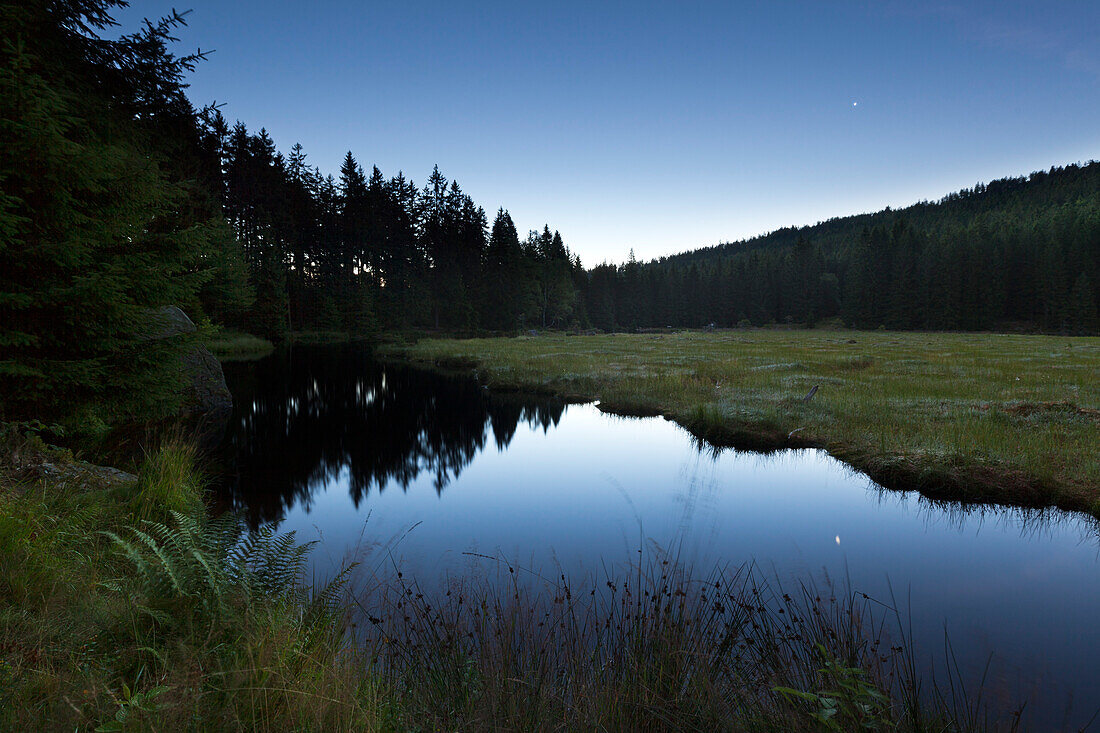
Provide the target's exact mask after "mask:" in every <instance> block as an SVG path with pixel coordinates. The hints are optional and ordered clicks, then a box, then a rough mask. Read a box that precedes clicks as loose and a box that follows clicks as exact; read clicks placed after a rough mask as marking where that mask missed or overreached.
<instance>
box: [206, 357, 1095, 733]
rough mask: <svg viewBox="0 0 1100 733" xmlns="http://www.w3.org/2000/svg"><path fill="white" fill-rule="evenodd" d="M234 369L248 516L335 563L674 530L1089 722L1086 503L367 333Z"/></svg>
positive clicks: (424, 558)
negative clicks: (377, 353)
mask: <svg viewBox="0 0 1100 733" xmlns="http://www.w3.org/2000/svg"><path fill="white" fill-rule="evenodd" d="M226 372H227V378H228V380H229V383H230V389H231V390H232V391H233V396H234V399H235V402H236V413H235V415H234V418H233V422H232V423H231V425H230V429H229V435H228V437H227V446H226V457H227V462H228V465H230V466H232V472H231V476H230V478H229V480H228V481H227V484H226V487H225V491H226V494H227V496H226V498H227V500H228V501H229V502H231V503H232V504H233V505H234V506H236V507H237V508H238V509H239V510H241V511H242V512H243V513H244V514H245V516H247V517H248V518H249V520H250V521H251V522H252V523H253V524H256V525H258V524H261V523H269V522H276V523H278V524H279V526H280V529H281V530H284V531H285V530H296V531H297V532H298V537H299V539H301V540H311V539H319V540H320V543H319V544H318V546H317V548H316V550H315V551H314V556H313V562H314V571H315V574H316V576H317V577H318V578H322V579H323V578H324V577H325V576H328V575H331V574H332V573H333V572H334V570H335V569H336V568H338V567H339V566H340V565H341V564H342V563H343V562H345V561H346V560H347V559H348V558H356V559H362V558H364V557H366V558H369V561H370V562H378V561H379V560H380V559H381V561H384V562H386V563H387V564H389V563H392V564H394V565H396V566H398V567H400V568H401V569H402V570H403V571H404V572H406V573H408V574H410V575H412V576H415V577H416V578H417V579H418V581H419V583H420V585H421V587H422V588H427V589H429V590H430V589H432V588H433V587H439V585H438V584H440V583H442V581H443V580H444V578H445V577H446V576H447V575H452V576H453V575H458V574H462V573H469V572H476V566H477V565H478V564H479V563H481V564H484V563H485V562H487V561H486V560H483V559H480V558H478V557H476V555H472V554H470V553H476V554H480V555H490V556H494V557H504V558H507V560H508V561H509V562H511V563H515V564H517V565H521V566H523V567H525V568H528V569H532V570H536V571H541V572H544V573H547V574H549V575H550V576H551V577H556V574H557V573H558V572H560V571H563V572H565V573H566V574H567V575H569V576H570V577H571V578H575V579H580V578H582V577H586V576H587V577H594V576H595V575H597V574H599V573H600V572H601V569H602V568H604V567H606V566H608V565H614V564H619V563H624V562H628V561H630V560H631V559H632V558H636V557H637V551H638V548H639V547H640V546H641V545H642V543H643V542H645V543H647V544H648V543H657V544H658V545H659V546H662V547H676V548H678V550H677V552H678V555H679V557H680V559H681V560H683V561H686V562H689V563H693V564H694V565H695V566H696V567H702V568H709V567H712V566H713V564H714V563H722V564H730V565H739V564H741V563H743V562H746V561H749V560H755V561H756V562H757V563H758V564H759V565H760V566H761V567H762V568H764V569H765V570H766V571H767V572H768V573H773V574H776V575H778V576H779V578H780V579H783V580H793V581H797V580H806V579H813V580H814V581H816V582H818V583H819V584H821V583H826V582H828V580H827V579H832V580H833V581H835V582H837V584H838V585H840V586H843V585H844V583H846V582H850V583H851V586H852V588H853V589H855V590H857V591H861V592H866V593H868V594H870V595H871V596H873V597H875V598H881V599H883V600H886V601H889V599H890V597H891V591H890V589H891V588H892V589H893V595H894V597H895V598H896V599H897V601H898V602H899V603H900V604H901V606H902V607H903V611H904V613H905V614H906V615H909V614H910V613H911V617H912V625H913V632H914V636H915V638H916V641H917V644H918V648H920V649H921V650H922V651H923V652H926V653H929V654H939V655H940V657H941V659H942V657H943V649H944V630H945V628H946V630H947V632H948V634H949V637H950V642H951V645H952V647H953V649H954V653H955V656H956V658H957V661H958V663H959V666H960V668H961V670H962V672H963V675H964V677H968V678H970V679H975V680H976V678H978V677H980V675H981V673H982V670H983V668H984V667H985V665H986V663H987V661H989V662H990V668H989V675H988V678H987V682H986V686H987V688H988V691H987V695H990V694H991V695H993V696H994V698H999V697H1005V698H1007V699H1011V700H1015V701H1021V700H1024V699H1026V700H1028V715H1027V717H1026V718H1025V720H1029V721H1030V725H1031V726H1033V727H1034V729H1060V728H1062V726H1063V723H1064V722H1068V723H1069V724H1071V727H1069V728H1068V729H1071V730H1075V729H1077V728H1078V727H1080V726H1082V725H1084V723H1085V722H1087V720H1088V718H1089V717H1090V716H1091V715H1092V713H1093V712H1094V711H1095V710H1096V708H1097V706H1100V532H1098V528H1097V524H1096V522H1095V521H1094V520H1092V519H1090V518H1087V517H1083V516H1078V515H1070V514H1066V513H1063V512H1058V511H1050V512H1027V511H1021V510H1015V509H995V508H989V507H984V508H981V507H964V506H961V505H954V504H932V503H930V502H928V501H925V500H923V499H921V498H920V497H919V496H918V495H917V494H914V493H898V492H888V491H883V490H882V489H880V488H879V487H877V486H876V485H875V484H874V483H872V482H871V481H870V480H869V479H867V478H866V477H865V476H863V475H862V474H859V473H856V472H854V471H852V470H850V469H848V468H847V467H846V466H845V465H844V464H842V463H840V462H838V461H836V460H834V459H832V458H831V457H829V456H828V455H827V454H825V453H823V452H820V451H813V450H798V451H786V452H780V453H776V454H773V455H769V456H762V455H760V454H754V453H743V452H738V451H733V450H722V451H714V450H713V449H711V448H710V447H708V446H701V445H699V444H698V442H697V441H695V440H694V439H693V438H692V437H691V436H690V435H689V434H688V433H687V432H686V431H684V430H683V429H681V428H679V427H678V426H676V425H675V424H674V423H671V422H668V421H665V420H663V419H660V418H648V419H634V418H618V417H614V416H610V415H605V414H603V413H601V412H600V411H599V410H598V409H597V407H596V406H594V405H571V406H570V405H565V404H564V403H562V402H559V401H555V400H551V399H540V398H534V397H530V396H522V395H515V394H493V393H490V392H489V391H487V390H485V389H483V388H482V387H481V386H479V385H478V384H477V382H476V381H475V380H474V379H473V378H471V377H464V376H444V375H440V374H435V373H431V372H425V371H419V370H414V369H409V368H406V367H398V366H391V365H382V364H380V363H377V362H375V361H372V359H371V358H370V356H369V355H368V354H365V353H363V352H361V351H356V350H351V349H301V348H298V349H295V350H294V351H293V352H292V353H291V352H286V353H279V354H276V355H274V356H272V357H269V358H267V359H265V360H263V361H260V362H255V363H249V364H241V363H238V364H228V365H226ZM558 568H560V569H561V570H560V571H559V570H558ZM991 655H992V656H991ZM1067 706H1069V709H1070V710H1071V711H1072V712H1071V713H1070V715H1069V717H1068V719H1067V718H1066V711H1067Z"/></svg>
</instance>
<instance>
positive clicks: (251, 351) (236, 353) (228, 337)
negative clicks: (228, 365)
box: [203, 328, 275, 361]
mask: <svg viewBox="0 0 1100 733" xmlns="http://www.w3.org/2000/svg"><path fill="white" fill-rule="evenodd" d="M203 344H204V345H205V346H206V348H208V349H210V352H211V353H212V354H214V356H216V357H218V359H219V360H221V361H251V360H253V359H261V358H263V357H265V356H267V355H268V354H270V353H271V352H272V351H274V350H275V345H274V344H272V343H271V342H270V341H268V340H267V339H264V338H260V337H259V336H254V335H252V334H250V333H244V332H243V331H234V330H231V329H225V328H221V329H218V330H217V331H216V332H212V333H209V334H206V335H204V337H203Z"/></svg>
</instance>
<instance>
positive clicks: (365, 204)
mask: <svg viewBox="0 0 1100 733" xmlns="http://www.w3.org/2000/svg"><path fill="white" fill-rule="evenodd" d="M202 126H203V140H204V148H205V151H206V155H207V157H208V159H209V160H208V168H209V169H210V170H215V171H217V176H216V180H215V181H214V182H213V184H214V188H215V190H217V191H218V193H219V195H220V196H221V198H222V201H223V206H224V212H225V216H226V218H227V220H228V222H229V223H230V225H231V226H232V229H233V232H234V234H235V236H236V240H237V241H238V242H239V243H240V244H241V246H242V249H243V252H244V256H245V259H246V260H247V262H248V265H249V281H250V283H251V285H252V288H253V290H254V292H255V300H254V302H253V303H252V305H251V306H250V307H249V308H247V309H237V310H236V311H235V312H218V313H217V314H216V315H217V317H218V318H219V319H220V320H222V321H224V322H227V323H229V324H231V325H239V326H240V327H241V328H244V329H246V330H250V331H253V332H258V333H261V334H263V335H265V336H269V337H272V338H275V339H282V338H284V337H285V336H286V335H287V334H288V333H289V332H290V331H300V330H330V331H331V330H338V331H345V332H350V333H373V332H376V331H378V330H383V329H408V328H433V329H434V328H442V329H448V330H456V329H457V330H466V329H494V330H513V329H518V328H524V327H527V326H538V327H560V326H564V325H568V324H569V323H571V322H574V320H575V319H576V318H577V317H578V314H577V310H576V309H577V305H578V302H577V287H576V285H577V283H578V282H580V281H581V280H583V278H584V271H583V269H582V268H581V263H580V260H579V259H578V258H577V257H575V256H573V255H572V254H571V253H570V252H569V249H568V248H567V247H566V246H565V244H564V243H563V241H562V238H561V235H560V234H559V233H558V232H556V231H555V232H551V231H550V228H549V227H548V226H544V227H543V229H542V231H541V232H538V231H531V232H529V233H528V234H527V236H526V237H525V238H524V239H523V240H521V239H520V237H519V233H518V231H517V229H516V226H515V223H514V222H513V221H512V218H511V216H510V215H509V213H508V212H507V211H505V210H503V209H501V210H499V211H498V212H497V214H496V217H495V220H494V222H493V225H492V228H491V229H490V228H489V226H488V220H487V217H486V214H485V210H484V209H483V208H481V207H480V206H478V205H476V204H475V203H474V201H473V200H472V199H471V198H470V197H469V196H468V195H466V194H465V193H464V192H463V191H462V188H461V187H460V186H459V184H458V182H457V181H448V180H447V178H446V177H444V176H443V174H442V173H440V171H439V169H438V168H436V169H435V170H434V171H433V172H432V174H431V176H430V177H429V178H428V180H427V182H426V183H425V185H424V186H423V188H417V186H416V185H415V184H414V183H413V182H412V181H410V180H408V179H406V178H405V176H404V175H403V174H402V173H398V174H397V175H396V176H393V177H390V178H386V177H385V176H383V174H382V172H381V171H380V170H379V169H378V168H377V167H374V168H373V169H372V170H371V172H370V174H369V175H367V174H366V172H365V171H364V169H363V167H362V166H361V165H360V164H359V162H357V161H356V159H355V157H354V156H353V154H352V153H351V152H350V151H349V152H348V154H347V156H346V157H345V158H344V162H343V164H342V165H341V167H340V171H339V176H338V177H333V176H332V175H331V174H330V175H324V174H323V173H322V172H321V171H320V170H319V169H317V168H315V167H311V166H309V165H308V164H307V162H306V154H305V152H304V151H303V149H302V146H301V145H300V144H299V145H295V146H294V147H293V148H292V149H291V151H290V153H289V154H288V155H286V156H284V155H283V154H282V153H280V152H278V151H277V150H276V148H275V145H274V143H273V142H272V140H271V138H270V136H269V135H268V134H267V132H266V130H263V129H261V130H260V131H259V132H258V133H255V134H250V133H249V132H248V130H247V128H246V127H245V125H244V124H243V123H240V122H238V123H237V124H236V125H234V126H233V127H232V128H230V127H229V126H228V124H227V123H226V120H225V119H224V117H223V116H222V115H221V113H220V112H218V111H216V110H215V111H208V113H207V114H205V115H204V116H203V119H202ZM217 307H218V304H217V303H216V302H215V303H210V304H209V305H208V307H207V309H208V310H209V311H211V312H213V311H215V309H216V308H217Z"/></svg>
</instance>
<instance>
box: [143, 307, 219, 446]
mask: <svg viewBox="0 0 1100 733" xmlns="http://www.w3.org/2000/svg"><path fill="white" fill-rule="evenodd" d="M152 321H153V323H152V326H151V328H150V331H149V335H148V338H150V339H162V338H173V337H175V336H182V335H186V334H190V333H194V332H195V331H197V330H198V329H197V328H196V327H195V324H194V323H192V322H191V319H190V318H188V317H187V314H186V313H184V312H183V311H181V310H180V309H179V308H177V307H175V306H172V305H169V306H164V307H163V308H158V309H157V310H156V311H154V313H153V318H152ZM183 372H184V399H183V410H182V413H181V415H180V417H182V418H184V419H185V420H186V421H187V422H188V423H191V424H193V425H194V426H195V427H196V429H197V432H198V436H199V440H200V443H201V444H202V445H203V447H212V446H214V445H216V444H217V443H218V441H220V440H221V437H222V435H223V433H224V432H225V426H226V425H227V424H228V422H229V418H230V416H231V415H232V413H233V396H232V395H231V394H230V393H229V387H227V386H226V384H225V374H224V373H223V372H222V366H221V363H220V362H219V361H218V359H217V357H215V356H214V355H213V354H212V353H210V349H208V348H206V347H205V346H203V345H202V344H200V343H194V344H191V345H189V346H188V348H187V349H186V350H185V351H184V354H183Z"/></svg>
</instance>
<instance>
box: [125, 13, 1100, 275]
mask: <svg viewBox="0 0 1100 733" xmlns="http://www.w3.org/2000/svg"><path fill="white" fill-rule="evenodd" d="M175 2H177V3H179V4H177V5H176V8H177V9H179V10H181V11H183V10H186V9H190V10H191V11H192V12H191V13H190V14H189V15H188V16H187V18H188V24H189V25H188V27H187V28H185V29H183V30H182V31H180V32H179V34H178V35H179V37H180V43H179V45H178V50H179V51H180V52H183V51H191V50H194V49H195V48H196V47H198V48H201V49H203V50H211V51H213V53H211V55H210V57H209V60H207V61H205V62H203V63H201V64H200V65H199V67H198V69H197V70H196V71H195V73H194V74H193V75H192V76H191V79H190V84H191V88H190V90H189V94H190V96H191V99H192V101H193V102H194V103H195V104H196V105H198V106H202V105H205V104H207V103H211V102H217V103H219V104H223V105H224V106H223V107H222V110H223V113H224V114H225V115H226V117H227V118H228V119H229V120H231V121H232V120H237V119H239V120H241V121H242V122H244V123H245V124H246V125H248V127H249V129H252V130H258V129H259V128H260V127H264V128H266V129H267V130H268V132H269V133H270V135H271V136H272V138H273V139H274V140H275V142H276V144H277V145H278V146H279V148H280V149H281V150H283V151H286V150H289V148H290V147H291V146H292V145H293V144H294V143H295V142H301V144H302V145H303V146H304V148H305V151H306V153H307V154H308V155H309V161H310V163H311V164H312V165H316V166H319V167H320V168H321V170H322V171H324V172H326V173H329V172H331V173H333V174H335V173H336V172H337V170H338V167H339V164H340V161H341V160H342V158H343V156H344V154H345V153H346V152H347V151H348V150H351V151H352V152H353V153H354V155H355V157H356V158H357V159H358V160H359V162H360V163H361V164H362V165H363V166H364V168H366V169H367V171H368V172H369V171H370V166H372V165H377V166H378V167H379V168H380V169H381V170H382V172H383V173H384V174H386V175H387V176H390V175H393V174H395V173H397V172H398V171H399V170H401V171H404V173H405V174H406V176H407V177H410V178H412V180H414V181H415V182H416V183H417V184H418V185H423V183H424V181H425V180H426V179H427V177H428V175H429V174H430V173H431V171H432V167H433V166H434V165H437V164H438V165H439V168H440V170H441V171H442V173H443V174H444V175H445V176H447V177H448V178H449V179H456V180H458V182H459V185H460V186H461V187H462V188H463V190H465V192H466V193H468V194H469V195H470V196H471V197H472V198H473V199H474V201H475V202H476V203H478V204H480V205H481V206H483V207H484V208H485V209H486V211H487V212H488V214H489V219H490V221H491V220H492V218H493V215H494V214H495V212H496V210H497V208H498V207H504V208H506V209H508V210H509V211H510V212H511V214H512V217H513V219H514V220H515V222H516V226H517V227H518V228H519V229H520V230H521V235H522V232H525V231H526V230H527V229H532V228H540V229H541V227H542V225H543V224H549V225H550V228H551V229H558V230H560V231H561V233H562V237H563V238H564V240H565V242H566V244H567V245H568V246H569V247H570V249H571V250H572V251H574V252H576V253H578V254H579V255H580V257H581V259H582V261H583V262H584V264H585V265H586V266H592V265H595V264H599V263H600V262H602V261H609V262H622V261H624V260H625V259H626V257H627V254H628V252H629V251H630V250H631V249H633V250H634V252H635V254H636V256H637V258H638V259H639V260H648V259H651V258H654V257H659V256H661V255H664V254H672V253H675V252H680V251H684V250H689V249H695V248H697V247H704V246H710V245H713V244H717V243H719V242H722V241H732V240H737V239H741V238H744V237H749V236H753V235H756V234H761V233H765V232H767V231H771V230H774V229H777V228H780V227H784V226H790V225H803V224H812V223H815V222H817V221H820V220H824V219H828V218H831V217H833V216H843V215H846V214H852V213H860V212H866V211H875V210H878V209H881V208H883V207H885V206H893V207H899V206H904V205H906V204H909V203H913V202H915V201H919V200H924V199H937V198H939V197H941V196H942V195H944V194H946V193H948V192H949V191H954V190H958V189H960V188H964V187H969V186H972V185H974V184H975V183H976V182H979V181H983V182H984V181H989V180H991V179H994V178H1000V177H1004V176H1008V175H1023V174H1026V173H1028V172H1031V171H1034V170H1040V169H1046V168H1049V167H1050V166H1052V165H1063V164H1066V163H1072V162H1078V161H1081V162H1084V161H1088V160H1091V159H1096V158H1100V40H1097V39H1100V2H1096V1H1095V0H1045V1H1034V2H1018V1H1013V0H1001V1H999V2H984V1H976V2H936V0H929V1H927V2H920V1H916V0H914V1H913V2H894V1H892V0H837V1H833V2H830V1H827V0H816V1H811V2H794V1H791V2H785V1H784V0H773V1H772V2H767V1H760V2H724V3H695V2H664V3H646V2H631V3H620V2H571V1H570V0H560V1H558V2H539V3H528V2H522V1H513V2H477V3H473V2H468V3H463V2H457V1H452V2H419V1H417V0H404V1H402V2H354V1H352V0H313V1H312V2H288V1H280V0H175ZM170 8H171V5H168V4H164V3H162V2H160V0H137V1H136V2H134V3H133V5H132V7H131V8H129V9H127V10H125V11H122V12H120V13H118V14H117V17H118V19H119V20H120V21H121V22H122V27H123V29H127V28H130V27H131V26H132V25H133V23H135V22H137V21H138V20H139V19H140V18H141V17H142V16H150V17H153V16H160V15H162V14H164V13H165V12H167V11H168V10H169V9H170Z"/></svg>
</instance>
